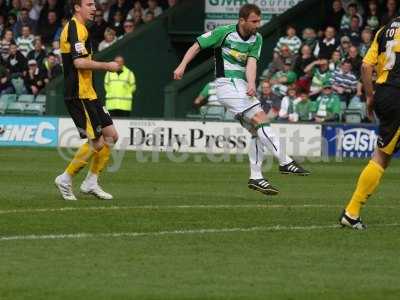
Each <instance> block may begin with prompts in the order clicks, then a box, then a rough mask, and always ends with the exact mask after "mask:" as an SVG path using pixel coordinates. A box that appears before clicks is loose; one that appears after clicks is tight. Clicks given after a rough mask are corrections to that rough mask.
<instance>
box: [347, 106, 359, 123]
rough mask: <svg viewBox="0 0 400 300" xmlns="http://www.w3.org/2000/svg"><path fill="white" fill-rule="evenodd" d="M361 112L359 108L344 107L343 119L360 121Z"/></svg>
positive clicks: (352, 121)
mask: <svg viewBox="0 0 400 300" xmlns="http://www.w3.org/2000/svg"><path fill="white" fill-rule="evenodd" d="M362 120H363V114H362V112H361V111H360V110H359V109H346V110H345V112H344V121H345V122H346V123H352V124H354V123H361V122H362Z"/></svg>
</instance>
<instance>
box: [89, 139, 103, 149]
mask: <svg viewBox="0 0 400 300" xmlns="http://www.w3.org/2000/svg"><path fill="white" fill-rule="evenodd" d="M92 147H93V149H94V150H95V151H97V152H98V151H100V150H101V149H103V147H104V140H103V139H102V138H100V139H96V140H93V141H92Z"/></svg>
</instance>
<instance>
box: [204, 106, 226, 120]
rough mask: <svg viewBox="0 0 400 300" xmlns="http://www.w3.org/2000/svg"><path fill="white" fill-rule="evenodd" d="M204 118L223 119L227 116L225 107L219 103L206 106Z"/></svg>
mask: <svg viewBox="0 0 400 300" xmlns="http://www.w3.org/2000/svg"><path fill="white" fill-rule="evenodd" d="M204 108H205V114H204V118H205V119H207V120H223V119H224V116H225V108H224V107H223V106H219V105H208V106H204Z"/></svg>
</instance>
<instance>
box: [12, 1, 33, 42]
mask: <svg viewBox="0 0 400 300" xmlns="http://www.w3.org/2000/svg"><path fill="white" fill-rule="evenodd" d="M24 26H28V27H29V28H30V30H31V32H32V33H36V21H34V20H32V19H31V18H30V17H29V11H28V9H26V8H23V9H21V11H20V13H19V15H18V18H17V22H16V23H15V27H14V28H15V31H14V34H15V36H16V37H19V36H20V35H21V34H22V27H24Z"/></svg>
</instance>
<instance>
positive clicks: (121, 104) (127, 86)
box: [104, 66, 136, 115]
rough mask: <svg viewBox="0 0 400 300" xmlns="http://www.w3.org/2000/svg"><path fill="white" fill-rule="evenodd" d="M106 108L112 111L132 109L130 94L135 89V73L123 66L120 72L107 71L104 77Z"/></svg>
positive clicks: (128, 110)
mask: <svg viewBox="0 0 400 300" xmlns="http://www.w3.org/2000/svg"><path fill="white" fill-rule="evenodd" d="M104 89H105V91H106V108H107V110H109V111H110V113H111V114H112V112H113V111H123V112H128V114H127V115H129V112H130V111H131V110H132V94H133V93H134V92H135V91H136V80H135V75H134V74H133V72H132V71H131V70H129V69H128V68H127V67H125V66H123V67H122V71H120V72H107V73H106V75H105V77H104Z"/></svg>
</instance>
